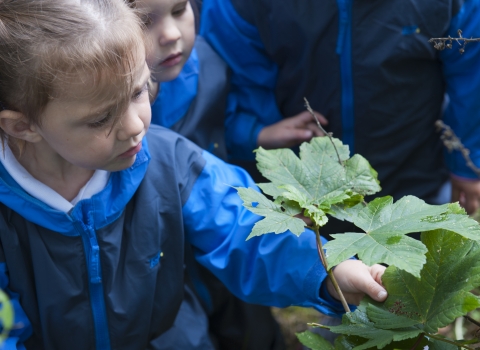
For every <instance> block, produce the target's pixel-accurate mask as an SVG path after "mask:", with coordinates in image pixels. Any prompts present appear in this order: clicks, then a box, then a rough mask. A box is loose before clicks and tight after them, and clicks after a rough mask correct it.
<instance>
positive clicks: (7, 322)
mask: <svg viewBox="0 0 480 350" xmlns="http://www.w3.org/2000/svg"><path fill="white" fill-rule="evenodd" d="M13 321H14V313H13V306H12V303H11V302H10V298H9V297H8V295H7V294H6V293H5V292H4V291H3V290H1V289H0V322H1V326H2V327H3V329H2V332H1V333H0V344H1V343H2V342H3V341H5V340H6V339H7V337H8V333H9V332H10V330H11V329H12V327H13Z"/></svg>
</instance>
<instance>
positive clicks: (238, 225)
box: [0, 126, 341, 350]
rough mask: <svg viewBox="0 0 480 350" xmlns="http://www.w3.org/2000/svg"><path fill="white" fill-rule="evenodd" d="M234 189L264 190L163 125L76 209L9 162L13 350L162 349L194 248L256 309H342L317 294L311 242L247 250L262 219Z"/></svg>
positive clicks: (318, 274)
mask: <svg viewBox="0 0 480 350" xmlns="http://www.w3.org/2000/svg"><path fill="white" fill-rule="evenodd" d="M232 186H244V187H245V186H246V187H254V186H255V185H254V184H253V182H252V181H251V179H250V177H249V176H248V175H247V174H246V173H245V172H244V171H243V170H242V169H240V168H237V167H234V166H231V165H228V164H226V163H224V162H223V161H221V160H219V159H218V158H216V157H214V156H212V155H211V154H210V153H208V152H205V151H202V150H201V149H200V148H198V147H197V146H195V145H194V144H193V143H191V142H190V141H188V140H186V139H185V138H183V137H181V136H179V135H177V134H176V133H174V132H172V131H170V130H167V129H164V128H162V127H158V126H152V127H151V128H150V130H149V132H148V133H147V137H146V138H145V139H144V141H143V148H142V151H141V152H140V153H139V154H138V155H137V159H136V161H135V163H134V164H133V166H132V167H130V168H128V169H125V170H123V171H119V172H114V173H112V174H111V176H110V179H109V181H108V184H107V186H106V187H105V189H103V190H102V191H101V192H99V193H98V194H96V195H94V196H93V197H92V198H91V199H86V200H82V201H80V202H79V203H77V205H76V206H75V207H74V208H73V209H72V210H71V211H70V212H69V213H63V212H60V211H57V210H54V209H52V208H50V207H48V206H47V205H45V204H44V203H43V202H40V201H39V200H37V199H35V198H33V197H31V196H30V195H28V194H27V193H26V192H24V191H23V189H22V188H20V187H19V185H18V184H17V183H16V182H15V181H14V180H13V179H12V178H11V177H10V175H9V174H8V173H7V172H6V170H5V169H4V168H3V166H0V288H2V289H4V290H6V291H7V292H8V293H9V295H10V297H11V298H12V302H13V304H14V307H15V321H16V324H17V327H16V328H15V329H14V330H13V331H12V332H11V334H10V338H9V339H8V340H7V342H6V346H5V348H6V349H15V348H23V345H25V346H26V347H27V348H32V349H69V350H75V349H79V350H85V349H102V350H106V349H161V344H160V343H159V342H158V339H159V336H160V335H161V334H162V333H165V332H167V331H168V330H171V329H172V328H171V327H172V325H173V324H174V321H175V318H176V317H177V315H179V309H180V305H182V300H184V296H185V284H186V283H185V278H184V249H185V243H186V242H188V243H190V244H191V245H192V246H193V247H194V248H195V257H196V259H197V261H199V262H200V263H201V264H202V265H204V266H205V267H207V268H208V269H209V270H210V271H212V272H213V273H214V274H215V275H216V276H217V277H218V278H219V279H220V280H221V281H222V282H223V283H224V284H225V285H226V286H227V287H228V288H229V289H230V290H231V291H232V292H233V293H234V294H235V295H236V296H238V297H240V298H242V299H244V300H246V301H248V302H251V303H258V304H264V305H276V306H280V307H281V306H288V305H302V306H307V307H315V308H317V309H318V310H319V311H321V312H323V313H326V314H333V313H338V312H340V311H341V305H340V304H339V303H333V302H332V301H331V300H326V299H324V298H322V297H321V296H320V295H319V290H320V287H321V284H322V282H323V281H324V279H325V278H326V273H325V270H324V269H323V267H322V266H321V264H320V263H319V262H318V257H317V252H316V245H315V237H314V235H313V234H312V233H311V232H306V233H305V234H303V235H301V236H300V237H299V238H297V237H296V236H295V235H293V234H289V233H286V234H282V235H273V234H272V235H264V236H262V237H259V238H253V239H251V240H249V241H247V242H245V238H246V237H247V236H248V234H249V233H250V231H251V229H252V227H253V225H254V224H255V223H256V222H257V221H258V220H259V217H258V216H257V215H255V214H253V213H251V212H249V211H248V210H246V209H245V208H244V207H243V205H242V202H241V199H240V198H239V196H238V195H237V193H236V190H235V189H234V188H233V187H232ZM188 295H189V297H194V296H193V295H191V294H188ZM327 298H328V296H327ZM330 298H331V297H330ZM188 312H189V311H188V310H187V313H188ZM180 315H181V313H180ZM187 316H188V315H187ZM167 334H168V333H167ZM174 339H175V336H174ZM177 339H178V338H177ZM22 344H23V345H22Z"/></svg>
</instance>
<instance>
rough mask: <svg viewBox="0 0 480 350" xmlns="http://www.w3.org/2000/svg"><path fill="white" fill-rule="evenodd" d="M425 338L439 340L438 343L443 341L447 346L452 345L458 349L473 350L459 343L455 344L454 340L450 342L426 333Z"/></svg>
mask: <svg viewBox="0 0 480 350" xmlns="http://www.w3.org/2000/svg"><path fill="white" fill-rule="evenodd" d="M425 335H426V336H427V337H430V338H433V339H437V340H440V341H443V342H445V343H449V344H452V345H455V346H457V347H459V348H464V349H467V350H475V349H474V348H471V347H468V346H465V345H464V344H460V343H457V342H456V341H454V340H450V339H447V338H442V337H440V336H438V335H435V334H430V333H426V334H425Z"/></svg>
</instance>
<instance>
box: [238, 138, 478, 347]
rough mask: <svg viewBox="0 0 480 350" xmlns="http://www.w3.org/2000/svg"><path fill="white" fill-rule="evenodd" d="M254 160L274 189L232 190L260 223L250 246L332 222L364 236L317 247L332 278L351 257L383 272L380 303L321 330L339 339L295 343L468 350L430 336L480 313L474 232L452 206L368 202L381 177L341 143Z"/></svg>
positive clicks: (322, 142)
mask: <svg viewBox="0 0 480 350" xmlns="http://www.w3.org/2000/svg"><path fill="white" fill-rule="evenodd" d="M256 158H257V163H258V168H259V170H260V172H261V173H262V175H263V176H264V177H265V178H267V179H268V180H270V181H271V182H269V183H263V184H259V187H260V189H261V190H262V191H263V192H264V193H265V194H262V193H260V192H259V191H257V190H256V189H252V188H249V189H245V188H237V190H238V193H239V195H240V196H241V198H242V199H243V201H244V206H245V207H247V208H248V209H249V210H251V211H252V212H254V213H256V214H258V215H261V216H263V217H264V219H262V220H260V221H259V222H258V223H257V224H256V225H255V227H254V228H253V230H252V233H251V234H250V235H249V237H248V239H250V238H252V237H254V236H260V235H263V234H267V233H272V232H273V233H277V234H279V233H283V232H286V231H290V232H292V233H294V234H296V235H300V234H302V232H304V228H305V226H306V224H305V222H304V220H302V219H300V218H299V217H298V216H299V215H303V216H305V217H307V218H309V219H310V220H311V221H312V225H311V226H310V228H311V229H313V230H314V231H315V232H316V233H317V236H318V234H319V231H320V228H321V227H322V226H324V225H325V224H326V223H327V221H328V216H333V217H336V218H338V219H340V220H347V221H350V222H352V223H353V224H354V225H355V226H357V227H358V228H359V229H360V230H361V231H362V232H346V233H342V234H335V235H332V236H333V240H332V241H330V242H328V243H327V244H326V245H325V247H322V246H321V243H320V240H319V239H318V240H317V244H319V254H321V256H320V259H321V260H322V262H323V263H324V266H325V268H326V269H327V271H328V272H329V276H330V277H331V278H333V274H332V273H331V269H332V267H333V266H335V265H337V264H339V263H341V262H342V261H344V260H346V259H349V258H350V257H351V256H354V255H357V256H358V257H359V258H360V259H362V260H363V261H364V262H365V263H367V264H369V265H371V264H374V263H384V264H387V265H389V267H388V269H387V270H386V272H385V274H384V276H383V283H384V285H385V287H386V289H387V291H388V293H389V296H388V299H387V300H386V301H385V303H384V304H378V303H376V302H374V301H372V300H364V301H363V302H362V304H361V305H360V307H358V308H357V309H356V310H355V311H354V312H347V313H346V314H345V315H344V316H343V319H342V325H340V326H334V327H325V326H322V327H324V328H329V329H330V330H331V331H332V332H334V333H339V334H342V336H341V337H339V338H338V339H337V341H336V342H335V345H334V346H332V345H331V344H330V343H328V342H326V341H325V340H323V339H322V338H321V337H319V336H318V335H313V334H310V333H308V332H306V333H300V334H298V337H299V339H300V341H301V342H303V343H304V344H305V345H306V346H308V347H310V348H312V349H339V350H340V349H342V350H343V349H355V350H362V349H370V348H378V349H382V348H386V349H388V348H396V349H403V348H405V349H407V348H408V349H411V348H415V347H420V346H421V347H422V348H423V347H424V346H427V345H428V347H429V349H445V350H447V349H453V348H457V347H458V346H460V345H461V346H462V347H464V348H467V349H469V348H468V346H467V345H465V344H461V342H459V341H457V342H454V341H452V340H449V339H446V338H443V337H442V336H439V335H438V334H436V333H437V332H438V329H439V328H440V327H443V326H446V325H447V324H449V323H451V322H452V321H454V320H455V318H457V317H459V316H462V315H465V314H466V313H468V312H469V311H472V310H474V309H476V308H477V307H479V306H480V299H479V298H478V297H477V296H475V295H473V294H471V293H470V290H472V289H474V288H476V287H479V286H480V248H479V247H480V245H479V243H477V241H478V240H480V227H479V225H478V223H477V222H476V221H475V220H473V219H470V218H469V217H468V216H467V215H466V213H465V211H464V210H463V209H462V208H461V207H460V206H459V205H458V203H453V204H445V205H439V206H434V205H429V204H426V203H425V202H424V201H422V200H420V199H418V198H416V197H413V196H407V197H404V198H402V199H400V200H398V201H396V202H394V201H393V199H392V198H391V197H388V196H387V197H380V198H376V199H374V200H373V201H371V202H370V203H366V202H365V200H364V197H365V196H367V195H371V194H374V193H376V192H378V191H379V190H380V186H379V183H378V180H377V173H376V172H375V171H374V170H373V169H372V168H371V166H370V165H369V163H368V162H367V161H366V160H365V159H364V158H363V157H361V156H360V155H354V156H353V157H351V158H350V157H349V151H348V146H345V145H343V144H342V143H341V142H340V141H339V140H337V139H333V142H331V141H330V140H329V139H328V138H326V137H325V138H315V139H312V140H311V141H310V142H309V143H304V144H302V146H301V147H300V154H299V157H297V156H296V155H295V154H294V153H293V152H292V151H291V150H287V149H280V150H264V149H262V148H260V149H259V150H257V155H256ZM414 232H422V234H421V241H417V240H415V239H413V238H411V237H409V236H407V235H408V234H409V233H414ZM323 248H324V249H325V250H326V254H325V255H323ZM334 284H335V283H334ZM337 291H338V290H337ZM344 305H345V304H344ZM346 310H347V308H346ZM347 311H348V310H347ZM318 326H320V325H318ZM392 344H394V345H392Z"/></svg>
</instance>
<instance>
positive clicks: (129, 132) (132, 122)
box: [117, 108, 145, 141]
mask: <svg viewBox="0 0 480 350" xmlns="http://www.w3.org/2000/svg"><path fill="white" fill-rule="evenodd" d="M117 128H118V129H117V139H118V140H119V141H127V140H128V139H130V138H132V137H135V136H137V135H139V134H141V133H142V131H143V130H144V129H145V125H144V123H143V120H142V119H141V118H140V116H139V115H138V113H136V112H135V111H134V110H133V108H129V109H128V110H127V112H126V114H125V115H124V116H123V118H122V119H120V120H119V121H118V125H117Z"/></svg>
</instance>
